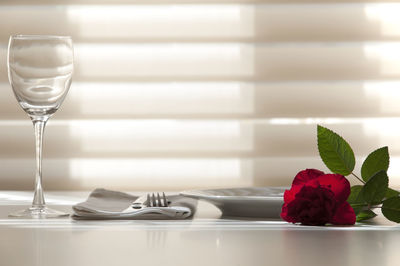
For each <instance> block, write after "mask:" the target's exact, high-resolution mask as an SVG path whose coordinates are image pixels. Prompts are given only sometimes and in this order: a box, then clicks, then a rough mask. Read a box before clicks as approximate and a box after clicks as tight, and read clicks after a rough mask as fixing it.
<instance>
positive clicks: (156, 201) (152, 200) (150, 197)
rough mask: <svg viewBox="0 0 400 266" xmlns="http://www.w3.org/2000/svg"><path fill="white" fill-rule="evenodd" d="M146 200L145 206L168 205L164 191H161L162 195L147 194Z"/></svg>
mask: <svg viewBox="0 0 400 266" xmlns="http://www.w3.org/2000/svg"><path fill="white" fill-rule="evenodd" d="M146 202H147V207H168V201H167V197H166V196H165V193H164V192H163V193H162V196H160V193H156V194H154V193H152V194H150V193H149V194H147V201H146Z"/></svg>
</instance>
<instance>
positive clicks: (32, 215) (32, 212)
mask: <svg viewBox="0 0 400 266" xmlns="http://www.w3.org/2000/svg"><path fill="white" fill-rule="evenodd" d="M68 216H69V214H68V213H64V212H60V211H57V210H53V209H50V208H47V207H45V206H44V207H30V208H28V209H25V210H20V211H16V212H13V213H10V214H9V215H8V217H14V218H25V219H46V218H63V217H64V218H65V217H68Z"/></svg>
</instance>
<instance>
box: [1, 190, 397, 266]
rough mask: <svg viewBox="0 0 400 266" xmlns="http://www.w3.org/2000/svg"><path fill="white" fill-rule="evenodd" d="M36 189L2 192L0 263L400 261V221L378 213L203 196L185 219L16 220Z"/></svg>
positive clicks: (52, 202)
mask: <svg viewBox="0 0 400 266" xmlns="http://www.w3.org/2000/svg"><path fill="white" fill-rule="evenodd" d="M87 195H88V193H87V192H86V193H85V192H47V193H46V199H47V203H48V204H49V206H52V207H53V208H57V209H59V210H64V211H68V212H70V211H71V205H73V204H75V203H77V202H80V201H82V200H84V199H85V198H86V196H87ZM31 199H32V193H31V192H11V191H0V239H1V240H0V266H14V265H18V266H20V265H21V266H22V265H24V266H50V265H51V266H58V265H60V266H61V265H69V266H80V265H85V266H92V265H93V266H95V265H96V266H103V265H112V266H115V265H130V266H131V265H140V266H141V265H158V266H169V265H174V266H176V265H188V266H197V265H204V266H211V265H243V266H251V265H272V266H273V265H291V266H294V265H318V266H320V265H321V266H322V265H325V266H330V265H335V266H336V265H341V266H342V265H351V266H358V265H360V266H367V265H374V266H384V265H394V266H398V265H400V227H399V226H398V225H397V224H394V223H390V222H386V221H385V219H384V218H383V217H377V218H376V219H374V222H373V223H371V224H357V225H356V226H351V227H335V226H329V227H308V226H298V225H291V224H287V223H285V222H283V221H268V220H260V219H259V220H245V219H242V220H237V219H221V218H220V212H219V210H218V209H216V208H215V207H214V206H213V205H210V204H208V203H204V202H200V203H199V206H198V212H197V214H196V216H195V217H194V218H193V219H191V220H184V221H74V220H71V219H70V218H65V219H49V220H29V219H11V218H8V217H7V214H8V213H9V212H11V211H15V210H18V209H22V208H24V207H26V206H28V205H29V204H30V201H31Z"/></svg>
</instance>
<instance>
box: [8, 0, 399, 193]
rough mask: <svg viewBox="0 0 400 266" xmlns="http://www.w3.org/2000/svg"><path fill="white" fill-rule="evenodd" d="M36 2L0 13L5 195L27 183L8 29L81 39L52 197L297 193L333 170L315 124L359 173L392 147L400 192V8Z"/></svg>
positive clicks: (52, 128) (26, 133)
mask: <svg viewBox="0 0 400 266" xmlns="http://www.w3.org/2000/svg"><path fill="white" fill-rule="evenodd" d="M35 2H36V3H37V4H33V3H32V2H31V1H8V0H6V1H1V3H0V25H1V27H0V189H31V188H32V187H33V179H34V178H33V173H34V139H33V129H32V126H31V124H30V121H29V119H28V117H27V116H26V115H25V114H24V112H23V111H22V110H21V109H20V108H19V106H17V102H16V100H15V99H14V96H13V95H12V91H11V88H10V86H9V84H8V82H7V69H6V52H7V42H8V36H9V35H10V34H57V35H71V36H72V37H73V40H74V42H75V57H76V59H75V67H76V71H75V74H74V81H73V84H72V86H71V90H70V93H69V95H68V97H67V99H66V100H65V102H64V104H63V106H62V108H61V109H60V110H59V111H58V113H57V114H56V115H55V116H54V117H53V118H52V119H51V120H50V122H49V124H48V127H47V130H46V136H45V150H44V157H45V159H44V185H45V188H46V189H61V190H63V189H82V190H83V189H92V188H95V187H100V186H101V187H107V188H115V189H123V190H135V189H136V190H137V189H161V188H162V189H177V190H180V189H187V188H199V187H226V186H254V185H255V186H267V185H270V186H284V185H289V184H290V182H291V180H292V178H293V176H294V175H295V174H296V173H297V172H298V171H299V170H301V169H304V168H307V167H308V168H310V167H315V168H320V169H324V170H326V168H325V167H324V166H323V164H322V162H321V161H320V159H319V157H318V151H317V148H316V124H317V123H320V124H322V125H325V126H328V127H330V128H332V129H334V130H336V131H337V132H340V133H341V134H342V135H343V136H344V137H345V138H346V139H347V140H348V141H349V142H350V143H351V144H352V146H353V147H354V149H355V153H356V155H357V157H358V164H360V163H361V160H362V159H363V158H365V156H366V155H367V154H368V153H369V152H370V151H372V150H374V149H375V148H378V147H381V146H384V145H388V146H389V147H390V153H391V157H392V159H391V167H390V171H389V174H390V178H391V183H392V185H393V186H397V187H400V157H399V155H400V142H399V141H398V140H399V136H400V117H399V115H400V105H399V103H400V79H399V78H400V42H399V40H400V17H399V16H398V14H399V13H400V1H391V3H386V4H381V3H379V1H376V2H375V3H364V2H363V1H358V2H357V3H346V1H342V2H343V3H338V1H322V0H321V1H297V0H296V1H295V0H293V1H285V3H280V1H244V0H242V1H235V0H223V1H222V0H220V1H218V0H215V1H212V0H207V1H194V0H193V1H192V0H191V1H189V2H190V4H188V3H189V2H188V1H181V0H175V1H174V0H163V1H162V0H159V1H157V0H152V1H146V4H143V2H142V1H122V0H120V1H111V0H110V1H107V0H99V1H95V0H86V1H85V0H82V1H78V0H75V1H61V0H60V1H56V2H54V1H35ZM358 167H360V165H358Z"/></svg>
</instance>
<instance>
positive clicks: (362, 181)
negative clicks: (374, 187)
mask: <svg viewBox="0 0 400 266" xmlns="http://www.w3.org/2000/svg"><path fill="white" fill-rule="evenodd" d="M351 174H352V175H354V176H355V178H357V179H358V180H359V181H360V182H361V183H363V184H365V182H364V180H362V179H361V178H359V177H358V176H356V175H355V174H354V173H353V172H351Z"/></svg>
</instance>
